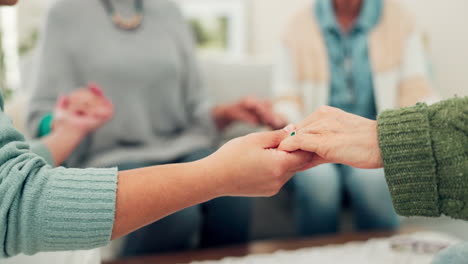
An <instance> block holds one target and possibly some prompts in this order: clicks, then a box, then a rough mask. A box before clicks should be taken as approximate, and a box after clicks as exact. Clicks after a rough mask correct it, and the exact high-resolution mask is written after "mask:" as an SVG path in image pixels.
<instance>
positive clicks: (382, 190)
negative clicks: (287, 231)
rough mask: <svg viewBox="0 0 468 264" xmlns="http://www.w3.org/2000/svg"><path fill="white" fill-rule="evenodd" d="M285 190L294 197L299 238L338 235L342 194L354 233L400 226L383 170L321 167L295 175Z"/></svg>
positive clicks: (338, 166)
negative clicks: (350, 212) (291, 192)
mask: <svg viewBox="0 0 468 264" xmlns="http://www.w3.org/2000/svg"><path fill="white" fill-rule="evenodd" d="M287 187H288V188H291V189H292V191H293V194H294V195H293V199H294V215H295V221H296V227H297V231H298V233H299V235H301V236H305V237H307V236H314V235H323V234H333V233H336V232H338V230H339V225H340V223H339V219H340V215H341V211H342V209H343V207H342V200H343V194H344V193H345V192H347V193H348V195H349V201H350V205H351V208H352V209H353V216H354V217H353V218H354V226H355V228H356V230H358V231H373V230H395V229H397V228H398V227H399V225H400V221H399V219H398V216H397V214H396V212H395V210H394V209H393V205H392V201H391V199H390V193H389V191H388V186H387V183H386V182H385V176H384V171H383V169H376V170H364V169H356V168H352V167H348V166H344V165H336V164H324V165H320V166H318V167H315V168H312V169H309V170H306V171H303V172H300V173H298V174H296V175H295V176H294V178H293V179H292V180H291V181H290V182H289V183H288V186H287Z"/></svg>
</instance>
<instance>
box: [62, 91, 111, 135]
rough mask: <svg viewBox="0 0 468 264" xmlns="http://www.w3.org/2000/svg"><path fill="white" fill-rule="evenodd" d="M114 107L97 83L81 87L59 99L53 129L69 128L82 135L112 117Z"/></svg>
mask: <svg viewBox="0 0 468 264" xmlns="http://www.w3.org/2000/svg"><path fill="white" fill-rule="evenodd" d="M113 115H114V107H113V105H112V102H111V101H110V100H109V99H107V98H106V97H105V96H104V93H103V92H102V90H101V89H100V88H99V87H98V86H96V85H90V86H88V88H82V89H79V90H77V91H75V92H73V93H72V94H70V95H68V96H61V97H60V98H59V99H58V100H57V104H56V107H55V111H54V122H53V130H69V131H74V132H75V133H79V134H81V135H82V136H86V135H87V134H89V133H91V132H93V131H95V130H96V129H98V128H99V127H100V126H102V125H104V124H105V123H107V122H108V121H110V120H111V119H112V117H113Z"/></svg>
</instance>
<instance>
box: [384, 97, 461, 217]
mask: <svg viewBox="0 0 468 264" xmlns="http://www.w3.org/2000/svg"><path fill="white" fill-rule="evenodd" d="M378 123H379V141H380V149H381V151H382V158H383V162H384V167H385V174H386V178H387V182H388V185H389V189H390V193H391V195H392V199H393V203H394V206H395V209H396V211H397V213H399V214H400V215H403V216H430V217H436V216H440V215H441V214H445V215H448V216H451V217H453V218H457V219H465V220H468V97H465V98H455V99H451V100H447V101H444V102H441V103H438V104H435V105H432V106H427V105H425V104H418V105H416V106H414V107H409V108H403V109H401V110H395V111H386V112H384V113H383V114H382V115H381V116H380V117H379V120H378Z"/></svg>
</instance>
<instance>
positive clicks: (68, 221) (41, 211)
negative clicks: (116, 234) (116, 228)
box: [0, 95, 117, 258]
mask: <svg viewBox="0 0 468 264" xmlns="http://www.w3.org/2000/svg"><path fill="white" fill-rule="evenodd" d="M1 102H2V99H1V95H0V108H3V105H1ZM43 148H44V146H43V145H42V146H41V147H40V149H42V151H38V152H44V149H43ZM44 153H46V154H47V153H48V152H44ZM49 155H50V154H49ZM116 189H117V171H116V169H87V170H79V169H65V168H57V169H53V168H52V167H50V166H49V165H47V164H46V161H45V159H43V158H41V157H39V156H38V155H36V154H34V153H33V152H31V151H30V146H29V144H28V143H26V142H25V141H24V138H23V136H22V135H21V134H20V133H19V132H18V131H17V130H15V129H14V128H13V126H12V124H11V122H10V120H9V119H8V118H7V117H6V116H5V115H4V113H3V112H1V111H0V258H5V257H10V256H14V255H16V254H19V253H25V254H27V255H31V254H34V253H37V252H39V251H58V250H79V249H91V248H96V247H100V246H104V245H106V244H107V243H108V242H109V240H110V237H111V233H112V228H113V224H114V214H115V203H116Z"/></svg>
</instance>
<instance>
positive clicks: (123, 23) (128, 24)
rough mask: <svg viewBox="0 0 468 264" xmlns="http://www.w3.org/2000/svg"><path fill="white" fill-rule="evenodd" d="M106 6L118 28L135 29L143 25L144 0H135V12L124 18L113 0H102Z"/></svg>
mask: <svg viewBox="0 0 468 264" xmlns="http://www.w3.org/2000/svg"><path fill="white" fill-rule="evenodd" d="M102 3H103V5H104V7H105V8H106V11H107V14H108V15H109V17H110V18H111V20H112V23H114V25H116V26H117V27H118V28H121V29H124V30H135V29H137V28H139V27H140V26H141V23H142V22H143V0H134V2H133V3H134V9H135V14H134V15H133V16H132V17H131V18H128V19H127V18H124V17H122V15H121V14H120V13H119V12H117V11H116V10H115V7H114V5H112V2H111V0H102Z"/></svg>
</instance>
